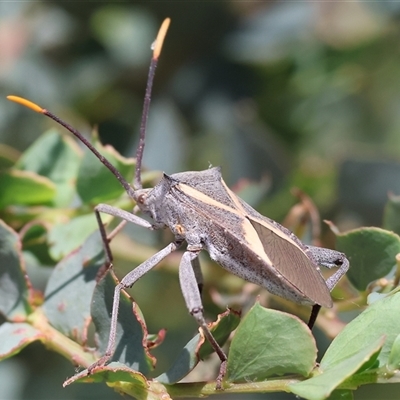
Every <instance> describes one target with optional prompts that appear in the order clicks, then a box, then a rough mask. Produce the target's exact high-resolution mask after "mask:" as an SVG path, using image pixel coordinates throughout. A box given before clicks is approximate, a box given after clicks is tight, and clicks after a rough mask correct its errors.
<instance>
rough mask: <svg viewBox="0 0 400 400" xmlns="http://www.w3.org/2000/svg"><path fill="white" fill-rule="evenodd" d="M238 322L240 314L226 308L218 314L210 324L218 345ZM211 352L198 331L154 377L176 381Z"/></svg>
mask: <svg viewBox="0 0 400 400" xmlns="http://www.w3.org/2000/svg"><path fill="white" fill-rule="evenodd" d="M239 322H240V315H239V314H238V313H237V312H235V311H232V310H227V311H226V312H224V313H223V314H220V315H219V316H218V318H217V321H216V322H214V323H212V324H210V325H211V326H210V331H211V333H212V334H213V336H214V338H215V339H216V341H217V342H218V344H219V345H220V346H223V345H224V344H225V342H226V341H227V340H228V338H229V336H230V334H231V333H232V331H233V330H235V329H236V327H237V326H238V324H239ZM213 352H214V349H213V348H212V346H211V345H210V343H209V342H208V340H206V339H205V337H204V336H203V335H202V334H200V333H199V334H197V335H196V336H195V337H194V338H193V339H192V340H190V342H189V343H187V345H186V346H185V347H184V348H183V350H182V351H181V353H180V354H179V355H178V358H177V359H176V361H175V362H174V364H173V365H172V366H171V368H170V369H169V370H168V371H167V372H165V373H163V374H161V375H160V376H158V377H157V378H155V379H156V380H157V381H158V382H161V383H164V384H169V385H171V384H173V383H175V382H178V381H180V380H181V379H182V378H184V377H185V376H186V375H187V374H188V373H189V372H190V371H192V370H193V368H194V367H195V366H196V365H197V364H198V363H199V361H201V360H203V359H204V358H205V357H207V356H209V355H210V354H211V353H213Z"/></svg>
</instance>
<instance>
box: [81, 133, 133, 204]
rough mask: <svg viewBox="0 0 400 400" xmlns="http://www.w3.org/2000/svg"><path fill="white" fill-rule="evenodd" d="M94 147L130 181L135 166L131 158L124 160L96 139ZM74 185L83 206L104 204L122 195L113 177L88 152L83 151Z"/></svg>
mask: <svg viewBox="0 0 400 400" xmlns="http://www.w3.org/2000/svg"><path fill="white" fill-rule="evenodd" d="M94 146H95V147H96V149H97V150H98V151H99V152H100V153H101V154H103V155H104V157H106V158H107V159H108V161H109V162H110V163H111V164H112V165H114V166H115V167H116V168H117V170H118V171H119V172H120V173H121V174H122V176H123V177H124V178H125V179H126V180H127V181H128V182H130V181H131V180H132V177H133V172H134V165H135V160H134V159H133V158H124V157H122V156H121V155H120V154H119V153H118V152H117V151H116V150H115V149H114V148H113V147H111V146H103V145H102V144H101V143H100V142H99V140H98V139H97V137H95V140H94ZM76 184H77V190H78V193H79V196H80V198H81V199H82V201H83V202H84V203H85V204H98V203H102V202H106V201H108V200H113V199H115V198H116V197H119V196H120V195H121V194H122V193H124V188H123V187H122V186H121V184H120V183H119V181H118V180H117V179H116V178H115V176H114V175H113V174H112V173H111V172H110V171H108V170H107V168H106V167H105V166H104V165H103V164H102V163H101V162H100V161H99V160H98V159H97V158H96V157H95V156H94V155H93V154H92V153H91V152H90V151H89V150H86V151H85V155H84V157H83V161H82V164H81V166H80V168H79V172H78V180H77V183H76Z"/></svg>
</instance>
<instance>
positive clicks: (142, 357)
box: [91, 274, 155, 374]
mask: <svg viewBox="0 0 400 400" xmlns="http://www.w3.org/2000/svg"><path fill="white" fill-rule="evenodd" d="M114 290H115V282H114V280H113V279H112V277H111V275H110V274H107V275H106V276H105V278H104V279H102V280H101V281H100V282H99V284H98V285H97V286H96V289H95V291H94V294H93V301H92V309H91V314H92V318H93V322H94V325H95V327H96V333H97V337H98V342H99V347H98V351H99V353H100V354H101V355H103V354H104V353H105V351H106V348H107V345H108V338H109V333H110V326H111V311H112V307H113V300H114ZM146 337H147V328H146V324H145V322H144V320H143V319H142V314H141V311H140V309H139V308H138V306H137V304H136V303H133V302H132V299H131V298H130V297H128V296H127V295H126V294H125V292H121V297H120V302H119V310H118V324H117V336H116V341H115V349H116V350H115V352H114V355H113V357H112V360H113V361H118V362H121V363H123V364H125V365H126V366H128V367H130V368H132V369H133V370H136V371H139V372H141V373H143V374H146V373H147V372H148V371H149V370H150V369H151V368H153V367H154V363H155V359H154V358H153V357H152V356H151V355H150V354H149V353H148V350H147V348H145V347H144V345H143V343H144V342H145V340H144V339H145V338H146ZM105 368H107V366H106V367H105Z"/></svg>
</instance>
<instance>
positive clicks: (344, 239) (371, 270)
mask: <svg viewBox="0 0 400 400" xmlns="http://www.w3.org/2000/svg"><path fill="white" fill-rule="evenodd" d="M336 247H337V249H338V250H339V251H342V252H343V253H345V254H346V256H347V257H348V259H349V261H350V268H349V271H348V272H347V277H348V278H349V280H350V282H351V283H352V284H353V285H354V287H355V288H356V289H358V290H360V291H363V290H365V289H366V288H367V286H368V285H369V284H370V283H371V282H372V281H374V280H376V279H379V278H382V277H384V276H385V275H387V274H388V273H389V272H390V271H391V270H392V268H393V267H394V265H395V264H396V259H395V257H396V254H397V253H400V237H399V236H398V235H396V234H395V233H393V232H389V231H386V230H384V229H380V228H360V229H354V230H352V231H349V232H345V233H341V234H338V235H337V246H336Z"/></svg>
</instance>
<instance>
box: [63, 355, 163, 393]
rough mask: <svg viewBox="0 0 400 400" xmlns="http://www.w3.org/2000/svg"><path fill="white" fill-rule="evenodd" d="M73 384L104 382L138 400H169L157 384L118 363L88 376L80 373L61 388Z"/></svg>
mask: <svg viewBox="0 0 400 400" xmlns="http://www.w3.org/2000/svg"><path fill="white" fill-rule="evenodd" d="M74 382H84V383H94V382H106V383H107V385H108V386H110V387H113V388H114V389H115V390H116V391H121V392H123V393H126V394H129V395H131V396H132V397H134V398H135V399H138V400H142V399H143V400H151V399H160V400H162V399H170V397H169V396H168V395H167V393H166V390H165V388H164V387H163V386H162V385H160V384H159V383H158V382H149V381H147V379H146V378H145V377H144V376H143V375H142V374H141V373H140V372H137V371H132V370H131V369H129V368H128V367H126V365H124V364H121V363H119V362H112V363H110V364H109V365H107V366H100V367H96V368H95V369H94V370H93V371H92V373H91V374H90V375H88V374H87V370H85V371H82V372H80V373H79V374H77V375H75V376H73V377H72V378H70V379H67V380H66V381H65V382H64V385H63V386H64V387H65V386H68V385H70V384H71V383H74ZM119 388H121V390H119Z"/></svg>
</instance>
